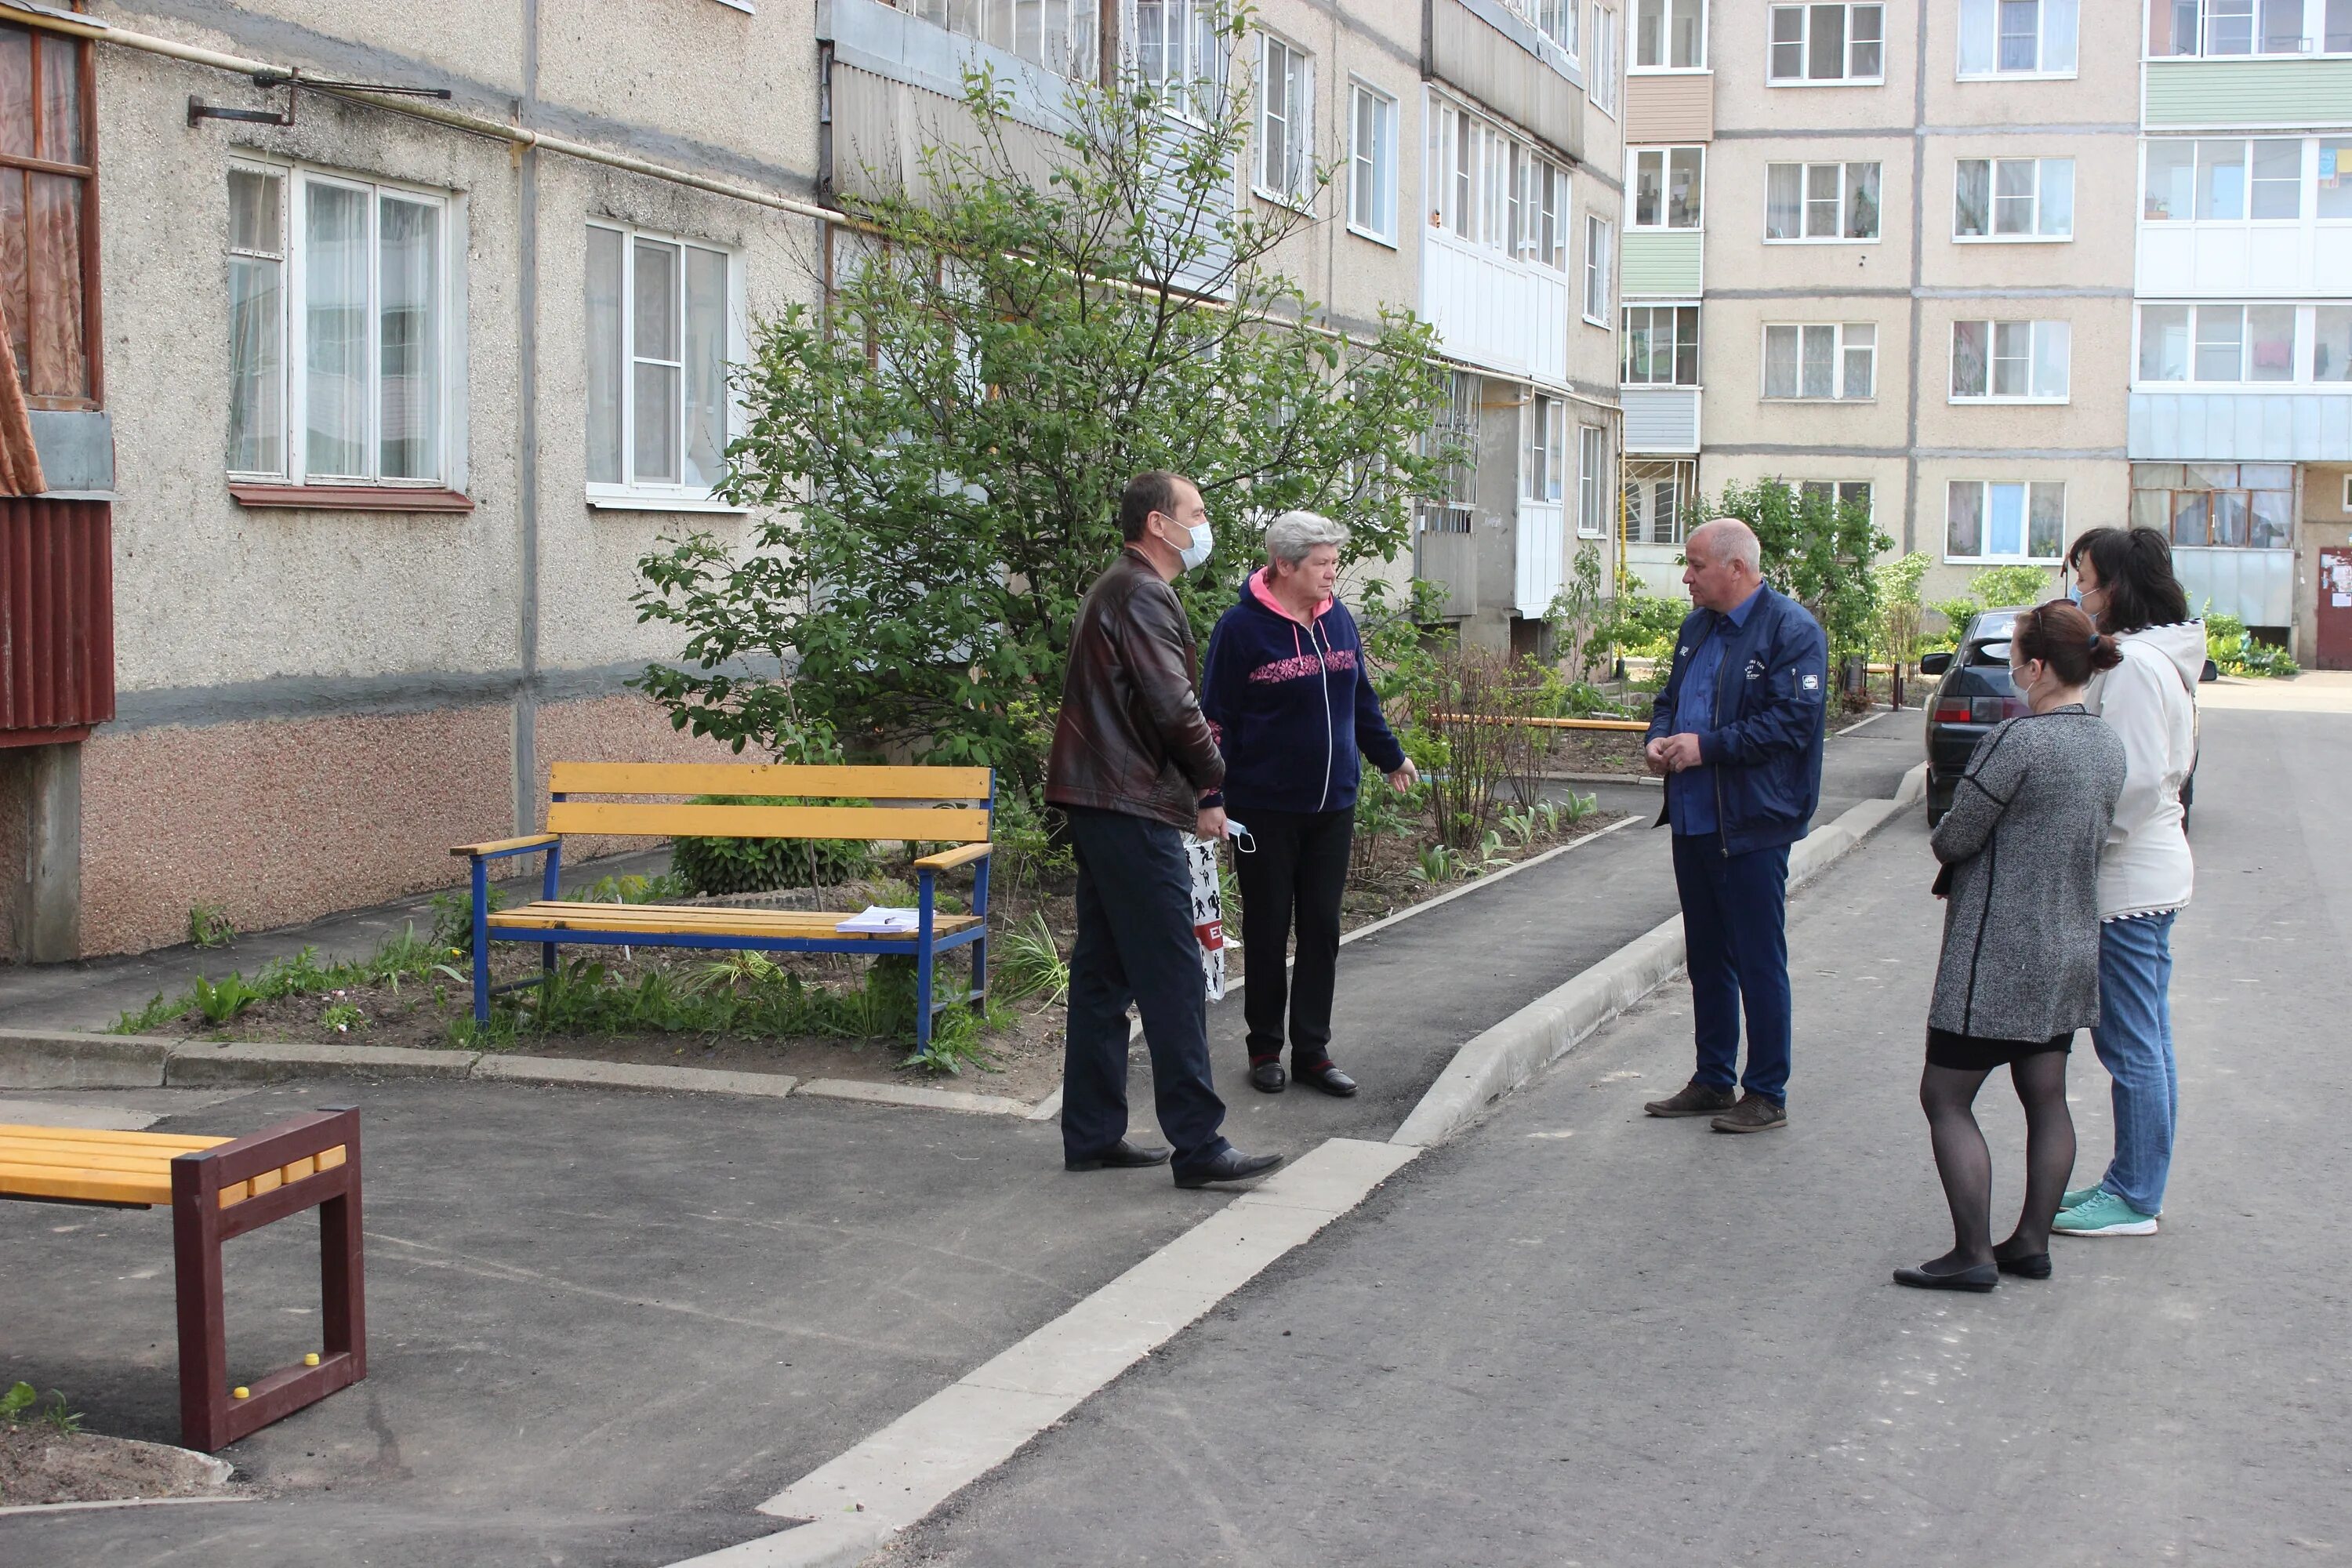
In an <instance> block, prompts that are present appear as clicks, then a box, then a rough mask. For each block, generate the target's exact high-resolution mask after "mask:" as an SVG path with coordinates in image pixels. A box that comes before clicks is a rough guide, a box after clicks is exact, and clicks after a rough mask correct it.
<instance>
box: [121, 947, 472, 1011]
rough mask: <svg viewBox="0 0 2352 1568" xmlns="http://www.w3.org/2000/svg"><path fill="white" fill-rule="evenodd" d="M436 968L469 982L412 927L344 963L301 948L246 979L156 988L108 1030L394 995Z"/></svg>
mask: <svg viewBox="0 0 2352 1568" xmlns="http://www.w3.org/2000/svg"><path fill="white" fill-rule="evenodd" d="M436 970H438V971H441V972H443V973H455V974H457V977H458V978H459V979H461V980H468V981H469V983H470V977H469V976H467V975H465V974H464V973H460V972H458V971H456V970H454V969H452V968H451V967H450V966H449V965H448V964H447V963H443V962H442V961H441V958H440V950H438V949H436V947H434V945H433V944H432V943H431V942H427V941H425V939H424V938H422V937H420V936H418V935H417V934H416V928H415V926H413V925H412V926H408V927H406V928H404V930H403V931H401V933H400V934H399V935H397V936H394V937H391V938H389V939H387V940H386V941H385V942H383V945H382V946H380V947H378V948H377V949H376V950H375V952H373V953H371V954H369V955H368V956H367V957H365V958H362V959H359V960H356V961H352V962H349V963H320V962H319V952H318V950H317V949H316V948H310V947H306V948H304V949H303V950H302V951H301V952H298V953H296V954H294V955H293V956H292V957H290V958H279V959H273V960H272V961H271V962H270V963H267V964H265V965H263V966H262V970H261V973H259V974H257V975H256V976H254V977H253V978H252V979H250V980H247V978H246V977H245V974H244V973H243V972H242V971H238V970H232V971H231V972H230V973H228V974H227V975H226V977H225V978H222V979H219V980H214V979H210V978H207V977H205V976H202V975H199V976H198V977H197V978H196V980H195V982H194V984H191V985H190V986H189V987H188V988H187V989H186V990H185V991H183V992H182V993H180V994H179V995H177V996H173V997H169V998H167V997H165V996H164V994H163V993H162V992H160V991H158V992H157V993H156V994H155V997H154V1000H152V1001H151V1002H149V1003H148V1004H147V1005H145V1006H144V1007H142V1008H140V1009H139V1010H138V1011H137V1012H127V1013H124V1014H123V1015H122V1016H121V1017H118V1018H117V1019H115V1020H114V1025H113V1027H112V1028H110V1030H108V1033H110V1034H115V1035H144V1034H149V1033H152V1031H154V1030H156V1029H159V1028H162V1027H163V1026H164V1025H166V1024H171V1023H176V1022H178V1021H180V1020H182V1019H185V1018H201V1019H203V1020H204V1021H205V1023H207V1024H210V1025H213V1026H215V1027H217V1026H221V1025H224V1024H226V1023H229V1022H230V1021H231V1020H233V1019H235V1018H236V1016H237V1015H238V1014H240V1013H242V1012H244V1011H245V1010H246V1009H247V1008H248V1007H250V1006H252V1005H254V1004H255V1003H256V1002H274V1001H277V1000H278V999H279V998H280V997H285V996H320V995H325V994H329V993H331V992H339V991H351V990H355V989H358V988H360V987H362V986H369V985H384V986H389V987H390V988H391V989H392V991H393V993H394V994H395V995H396V994H399V991H400V987H401V985H402V984H403V983H404V982H407V981H412V980H423V979H426V978H428V977H429V976H431V975H432V974H433V973H435V972H436Z"/></svg>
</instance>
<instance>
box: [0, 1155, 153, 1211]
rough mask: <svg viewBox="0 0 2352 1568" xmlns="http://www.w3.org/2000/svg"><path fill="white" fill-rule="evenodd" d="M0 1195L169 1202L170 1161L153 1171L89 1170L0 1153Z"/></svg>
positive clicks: (126, 1202) (116, 1201) (106, 1202)
mask: <svg viewBox="0 0 2352 1568" xmlns="http://www.w3.org/2000/svg"><path fill="white" fill-rule="evenodd" d="M0 1197H16V1198H76V1199H79V1200H80V1201H81V1202H83V1203H91V1204H146V1205H157V1204H169V1203H170V1202H171V1201H172V1172H171V1168H170V1166H169V1164H168V1163H167V1164H164V1165H159V1166H156V1167H154V1168H153V1170H152V1172H150V1173H134V1172H130V1171H89V1170H79V1169H75V1168H72V1167H68V1166H63V1165H20V1164H15V1163H11V1162H9V1161H8V1160H7V1159H6V1158H5V1156H0Z"/></svg>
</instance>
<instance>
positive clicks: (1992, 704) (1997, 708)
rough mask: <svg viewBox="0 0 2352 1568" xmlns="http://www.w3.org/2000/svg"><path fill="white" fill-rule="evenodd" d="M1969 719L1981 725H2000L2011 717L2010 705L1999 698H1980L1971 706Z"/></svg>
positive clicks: (1970, 704) (1971, 703) (1973, 701)
mask: <svg viewBox="0 0 2352 1568" xmlns="http://www.w3.org/2000/svg"><path fill="white" fill-rule="evenodd" d="M2008 717H2009V704H2008V703H2006V702H2004V701H2002V700H2000V698H1998V697H1979V698H1977V699H1975V700H1972V701H1971V702H1969V719H1970V721H1973V722H1975V723H1979V724H1998V723H2000V721H2002V720H2003V719H2006V718H2008Z"/></svg>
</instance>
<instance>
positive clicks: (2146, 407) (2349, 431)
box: [1625, 386, 2352, 625]
mask: <svg viewBox="0 0 2352 1568" xmlns="http://www.w3.org/2000/svg"><path fill="white" fill-rule="evenodd" d="M1625 426H1626V430H1627V433H1628V437H1629V439H1628V443H1627V444H1628V446H1629V447H1630V446H1631V444H1632V443H1631V439H1630V437H1631V432H1632V429H1633V397H1632V395H1631V394H1630V390H1629V393H1628V395H1627V396H1626V399H1625ZM2126 442H2127V449H2128V450H2129V452H2130V453H2131V456H2132V458H2133V459H2134V460H2135V461H2138V462H2151V463H2347V462H2352V386H2347V388H2346V389H2345V390H2344V391H2342V392H2135V393H2133V394H2132V395H2131V422H2130V430H2129V435H2128V437H2126ZM2260 624H2262V625H2272V624H2274V623H2271V622H2263V623H2260Z"/></svg>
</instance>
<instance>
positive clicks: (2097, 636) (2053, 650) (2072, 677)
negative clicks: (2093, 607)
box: [2009, 599, 2124, 686]
mask: <svg viewBox="0 0 2352 1568" xmlns="http://www.w3.org/2000/svg"><path fill="white" fill-rule="evenodd" d="M2009 641H2010V646H2011V648H2013V649H2014V650H2015V651H2016V656H2017V658H2018V659H2019V660H2020V661H2023V660H2025V659H2029V658H2038V659H2040V660H2041V661H2042V663H2044V664H2046V665H2048V666H2049V667H2050V673H2051V674H2053V675H2054V676H2056V677H2057V678H2058V679H2060V680H2061V681H2063V682H2064V683H2065V684H2066V685H2068V686H2080V685H2082V684H2083V683H2084V681H2086V680H2088V679H2091V676H2092V673H2093V672H2094V671H2095V670H2101V669H2113V668H2115V667H2116V666H2117V665H2119V664H2121V663H2122V662H2123V661H2124V650H2123V649H2121V648H2119V647H2116V639H2115V638H2113V637H2106V636H2104V635H2102V634H2101V633H2100V631H2099V629H2098V628H2097V627H2096V626H2093V625H2092V624H2091V617H2090V616H2086V615H2084V613H2083V608H2082V606H2081V605H2075V604H2073V603H2070V602H2069V601H2067V600H2064V599H2053V600H2051V601H2050V602H2049V603H2048V604H2046V605H2037V606H2036V607H2034V608H2033V609H2031V610H2028V611H2026V612H2025V613H2024V614H2023V615H2021V616H2018V617H2017V621H2016V624H2015V625H2013V626H2011V627H2010V629H2009Z"/></svg>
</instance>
